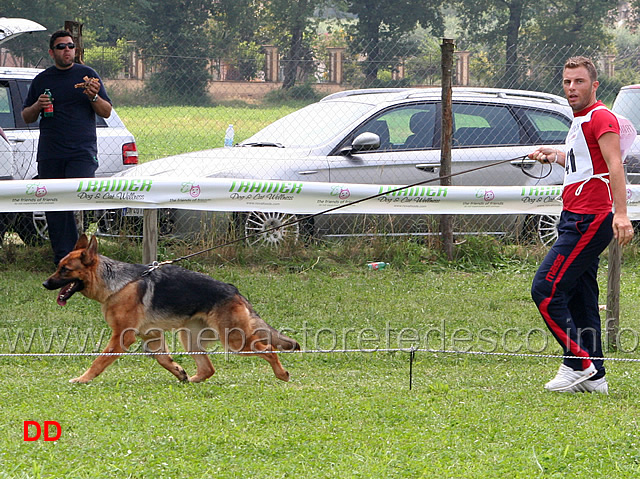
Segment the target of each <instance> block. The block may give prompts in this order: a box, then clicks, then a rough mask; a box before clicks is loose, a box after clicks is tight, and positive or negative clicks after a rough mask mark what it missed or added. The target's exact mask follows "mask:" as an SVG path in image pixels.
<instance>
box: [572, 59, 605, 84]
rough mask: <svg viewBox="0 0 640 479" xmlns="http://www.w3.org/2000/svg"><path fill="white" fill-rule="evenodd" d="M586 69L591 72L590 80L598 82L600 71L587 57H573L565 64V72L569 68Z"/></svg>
mask: <svg viewBox="0 0 640 479" xmlns="http://www.w3.org/2000/svg"><path fill="white" fill-rule="evenodd" d="M579 67H585V68H586V69H587V72H589V78H590V79H591V81H592V82H594V81H598V71H597V70H596V66H595V65H594V64H593V62H592V61H591V60H590V59H589V58H587V57H571V58H569V59H568V60H567V61H566V62H565V63H564V68H565V70H566V69H567V68H579Z"/></svg>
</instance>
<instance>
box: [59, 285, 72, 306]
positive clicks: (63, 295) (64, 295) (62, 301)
mask: <svg viewBox="0 0 640 479" xmlns="http://www.w3.org/2000/svg"><path fill="white" fill-rule="evenodd" d="M73 285H74V283H70V284H68V285H66V286H64V287H63V288H62V289H60V292H59V293H58V298H57V299H56V302H57V303H58V304H59V305H60V306H66V305H67V299H69V290H71V288H73Z"/></svg>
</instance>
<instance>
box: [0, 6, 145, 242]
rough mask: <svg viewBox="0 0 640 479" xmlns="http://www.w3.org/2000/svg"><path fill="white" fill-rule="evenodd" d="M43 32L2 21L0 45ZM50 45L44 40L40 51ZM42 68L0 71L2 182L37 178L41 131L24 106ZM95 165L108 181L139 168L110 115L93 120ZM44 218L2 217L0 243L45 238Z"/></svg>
mask: <svg viewBox="0 0 640 479" xmlns="http://www.w3.org/2000/svg"><path fill="white" fill-rule="evenodd" d="M42 30H45V28H44V27H43V26H42V25H39V24H37V23H35V22H32V21H30V20H25V19H21V18H0V44H2V43H3V42H5V41H7V40H8V39H9V38H15V37H16V36H18V35H21V34H24V33H28V32H34V31H42ZM47 41H48V40H47V39H46V38H44V37H43V49H45V48H47V47H46V42H47ZM41 71H42V70H41V69H36V68H17V67H2V66H0V128H2V130H3V131H4V134H5V136H6V138H7V140H8V141H6V140H5V139H4V138H2V137H0V179H1V180H12V179H14V180H25V179H31V178H35V177H36V176H37V174H38V171H37V164H36V154H37V151H38V139H39V136H40V131H39V129H38V122H34V123H29V124H27V123H25V122H24V120H23V119H22V114H21V112H22V104H23V102H24V99H25V98H26V96H27V91H28V90H29V85H30V84H31V80H33V78H34V77H35V76H36V75H37V74H38V73H40V72H41ZM96 119H97V130H96V131H97V137H98V162H99V167H98V170H97V171H96V176H100V177H102V176H111V175H114V174H116V173H119V172H122V171H123V170H125V169H127V168H130V167H132V166H135V165H137V164H138V151H137V147H136V142H135V139H134V137H133V135H132V134H131V132H130V131H129V130H127V128H126V127H125V126H124V123H122V120H120V117H119V116H118V114H117V113H116V111H115V110H113V111H112V113H111V116H110V117H109V118H101V117H96ZM46 229H47V225H46V220H45V216H44V213H42V212H33V213H28V214H24V213H20V214H18V213H0V240H1V239H2V236H4V233H5V232H6V231H7V230H14V231H16V232H17V233H18V234H19V236H20V238H21V239H22V240H23V241H25V242H29V243H33V242H38V241H41V240H42V239H44V238H46V236H47V235H46Z"/></svg>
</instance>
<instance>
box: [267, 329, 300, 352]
mask: <svg viewBox="0 0 640 479" xmlns="http://www.w3.org/2000/svg"><path fill="white" fill-rule="evenodd" d="M271 345H272V346H273V347H274V348H276V349H279V350H280V351H300V345H299V344H298V342H297V341H296V340H295V339H291V338H290V337H288V336H285V335H284V334H282V333H281V332H280V331H277V330H275V329H274V334H272V336H271Z"/></svg>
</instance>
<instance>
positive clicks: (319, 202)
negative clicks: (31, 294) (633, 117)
mask: <svg viewBox="0 0 640 479" xmlns="http://www.w3.org/2000/svg"><path fill="white" fill-rule="evenodd" d="M561 194H562V186H561V185H552V186H439V185H436V184H427V185H422V186H414V187H410V188H408V187H403V185H370V184H346V183H345V184H342V183H314V182H301V181H282V180H254V179H236V178H194V179H189V180H185V179H170V178H117V177H113V178H89V179H85V178H79V179H65V180H20V181H4V182H2V187H1V188H0V212H20V211H47V210H48V211H52V210H59V211H60V210H107V209H118V208H178V209H189V210H205V211H267V212H269V211H270V212H274V211H277V212H283V213H297V214H312V213H318V212H321V211H325V210H328V209H331V208H337V207H340V209H339V210H337V211H336V213H337V212H339V213H342V214H353V213H370V214H525V213H526V214H558V213H559V212H560V210H561V204H562V203H561V200H560V196H561ZM361 200H364V201H361ZM355 202H357V203H356V204H354V203H355ZM627 202H628V207H629V215H630V216H631V217H632V218H634V219H640V186H631V185H628V187H627Z"/></svg>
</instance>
